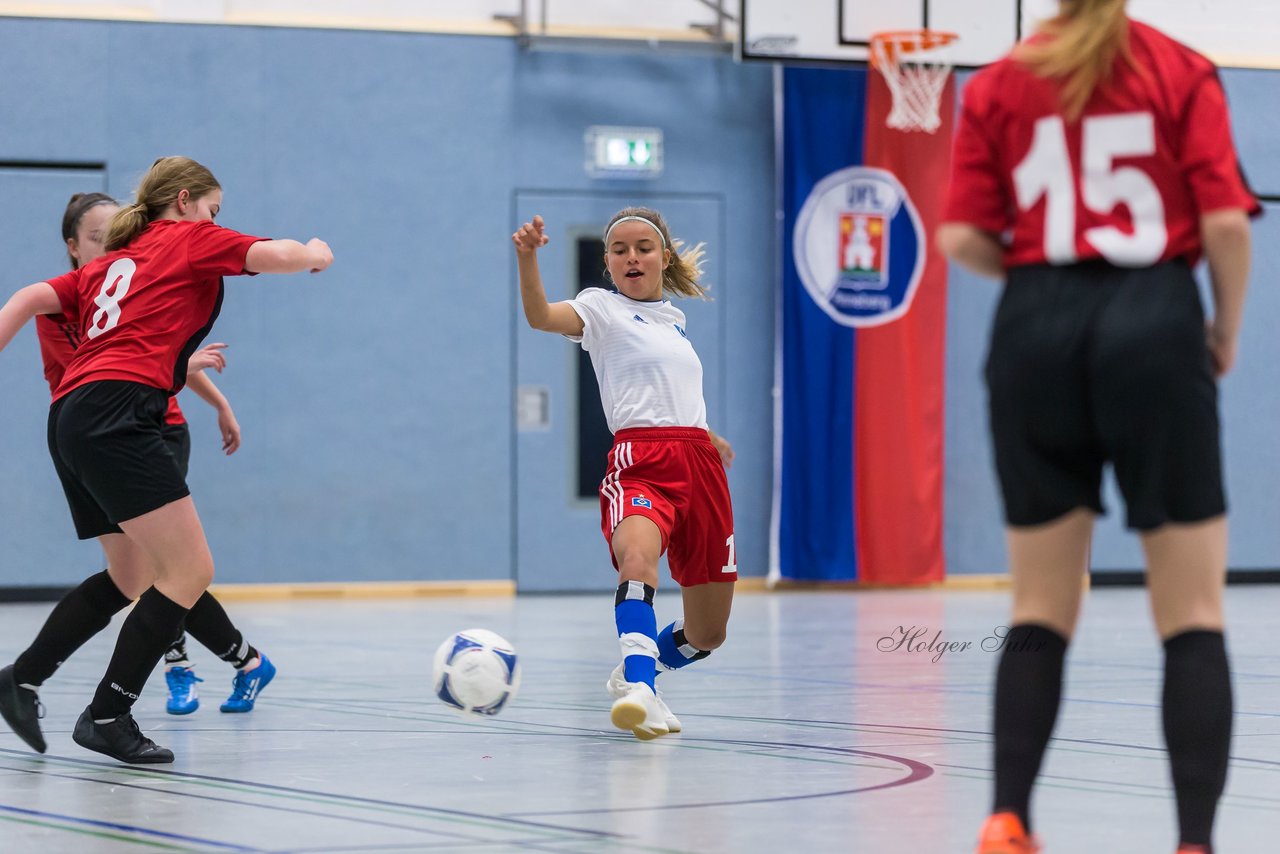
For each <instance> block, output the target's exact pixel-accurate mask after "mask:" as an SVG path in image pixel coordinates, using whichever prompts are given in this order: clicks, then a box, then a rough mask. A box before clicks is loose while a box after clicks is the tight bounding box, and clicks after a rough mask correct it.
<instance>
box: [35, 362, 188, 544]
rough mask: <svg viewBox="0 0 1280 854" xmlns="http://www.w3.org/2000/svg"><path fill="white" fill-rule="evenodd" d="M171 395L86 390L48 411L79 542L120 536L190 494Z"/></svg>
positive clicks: (126, 388)
mask: <svg viewBox="0 0 1280 854" xmlns="http://www.w3.org/2000/svg"><path fill="white" fill-rule="evenodd" d="M168 405H169V395H168V394H167V393H166V392H164V391H161V390H160V389H156V388H151V387H150V386H145V385H141V384H139V383H132V382H122V381H117V380H105V381H102V382H95V383H89V384H88V385H85V386H81V387H80V388H78V389H76V390H75V391H73V392H71V393H70V394H68V395H66V396H65V397H62V398H59V399H58V400H56V401H55V402H54V404H53V406H52V408H50V410H49V453H50V455H51V456H52V457H53V466H54V468H55V469H56V470H57V472H58V479H59V480H61V481H62V489H63V492H65V493H66V495H67V505H68V506H69V507H70V508H71V519H72V521H73V522H75V526H76V535H77V536H78V537H79V538H80V539H82V540H87V539H91V538H93V537H99V536H102V535H103V534H118V533H120V532H121V531H120V525H119V523H120V522H127V521H129V520H130V519H136V518H137V517H139V516H141V515H143V514H144V513H150V512H151V511H152V510H158V509H159V508H161V507H163V506H164V505H166V504H169V503H170V502H173V501H177V500H178V499H180V498H185V497H186V496H187V495H189V494H190V491H189V490H188V489H187V484H186V479H185V478H184V476H183V467H182V466H179V463H178V460H177V459H175V457H174V452H173V450H172V448H171V446H170V444H169V443H168V442H166V440H165V433H164V431H165V425H164V413H165V410H166V409H167V408H168Z"/></svg>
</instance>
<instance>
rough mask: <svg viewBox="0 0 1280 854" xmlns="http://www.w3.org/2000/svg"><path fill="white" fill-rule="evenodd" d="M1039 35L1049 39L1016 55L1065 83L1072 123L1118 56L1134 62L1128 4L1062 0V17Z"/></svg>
mask: <svg viewBox="0 0 1280 854" xmlns="http://www.w3.org/2000/svg"><path fill="white" fill-rule="evenodd" d="M1037 32H1038V33H1039V34H1042V35H1043V36H1045V38H1043V39H1034V40H1031V41H1027V42H1023V43H1022V44H1020V45H1018V46H1017V47H1016V48H1015V49H1014V52H1013V56H1014V58H1015V59H1017V60H1018V61H1020V62H1022V63H1024V64H1025V65H1027V66H1028V67H1029V68H1030V69H1031V71H1032V72H1033V73H1034V74H1036V75H1037V76H1039V77H1048V78H1052V79H1056V80H1061V81H1062V111H1063V113H1064V115H1065V116H1066V118H1067V119H1068V120H1070V121H1075V120H1076V119H1078V118H1080V114H1081V113H1083V112H1084V108H1085V106H1086V105H1087V104H1088V102H1089V99H1090V98H1091V97H1092V96H1093V93H1094V91H1096V90H1097V88H1098V87H1099V86H1100V85H1102V84H1103V83H1105V82H1106V81H1107V80H1108V79H1109V78H1110V76H1111V72H1112V69H1113V68H1114V66H1115V62H1116V60H1117V58H1123V59H1124V60H1125V61H1126V62H1128V63H1130V64H1131V65H1132V64H1133V57H1132V55H1131V54H1130V53H1129V41H1128V36H1129V19H1128V18H1127V17H1126V16H1125V0H1060V6H1059V11H1058V15H1057V16H1056V17H1053V18H1050V19H1049V20H1047V21H1045V22H1044V23H1042V24H1041V25H1040V27H1039V28H1038V30H1037ZM1135 67H1136V66H1135Z"/></svg>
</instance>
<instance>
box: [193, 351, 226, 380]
mask: <svg viewBox="0 0 1280 854" xmlns="http://www.w3.org/2000/svg"><path fill="white" fill-rule="evenodd" d="M226 347H227V345H226V344H206V345H204V346H203V347H201V348H200V349H199V350H197V351H195V352H194V353H192V354H191V358H190V359H188V360H187V373H188V374H195V373H199V372H200V371H204V370H207V369H209V368H213V369H214V370H215V371H217V372H218V373H222V369H223V368H225V367H226V366H227V357H226V356H225V355H223V353H222V351H223V350H225V349H226Z"/></svg>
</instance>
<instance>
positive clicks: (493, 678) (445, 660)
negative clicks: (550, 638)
mask: <svg viewBox="0 0 1280 854" xmlns="http://www.w3.org/2000/svg"><path fill="white" fill-rule="evenodd" d="M433 671H434V675H435V692H436V696H437V697H439V698H440V702H442V703H444V704H445V705H446V706H448V707H449V708H451V709H456V710H458V711H459V712H465V713H467V714H473V715H496V714H497V713H498V712H500V711H502V710H503V708H504V707H506V705H507V704H508V703H510V702H511V701H512V700H513V699H514V698H515V696H516V691H517V690H519V688H520V662H519V660H518V659H517V657H516V649H515V647H514V646H512V645H511V644H509V643H507V641H506V640H505V639H504V638H502V637H501V636H500V635H498V634H495V633H494V632H491V631H489V630H488V629H467V630H465V631H461V632H458V633H457V634H454V635H450V636H449V637H447V638H445V641H444V643H442V644H440V648H439V649H437V650H436V657H435V662H434V667H433Z"/></svg>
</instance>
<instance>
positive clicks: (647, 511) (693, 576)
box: [600, 427, 738, 587]
mask: <svg viewBox="0 0 1280 854" xmlns="http://www.w3.org/2000/svg"><path fill="white" fill-rule="evenodd" d="M628 516H644V517H645V518H647V519H650V520H652V521H653V523H654V524H655V525H657V526H658V530H659V531H661V532H662V550H663V552H666V553H667V564H668V565H669V566H670V567H671V577H672V578H674V579H675V581H676V583H677V584H679V585H680V586H681V587H694V586H696V585H698V584H706V583H708V582H711V581H737V580H738V559H737V555H736V553H735V551H734V546H733V505H732V504H731V503H730V501H729V481H728V480H727V479H726V478H725V475H724V464H723V463H722V462H721V461H720V454H719V452H717V451H716V448H715V446H714V445H712V444H711V438H710V437H709V436H708V435H707V431H706V430H701V429H698V428H696V427H632V428H630V429H627V430H619V431H618V433H617V434H616V435H615V436H614V437H613V450H611V451H610V452H609V471H608V473H607V474H606V475H605V477H604V481H603V482H601V484H600V528H601V529H602V530H603V531H604V538H605V541H606V542H608V543H609V553H610V555H612V554H613V529H614V528H616V527H617V526H618V523H619V522H621V521H622V520H623V519H625V518H626V517H628ZM613 565H614V567H615V568H616V567H617V565H618V562H617V560H616V559H615V560H614V564H613Z"/></svg>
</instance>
